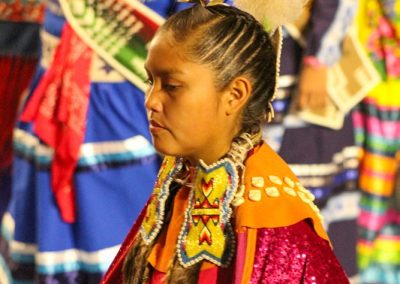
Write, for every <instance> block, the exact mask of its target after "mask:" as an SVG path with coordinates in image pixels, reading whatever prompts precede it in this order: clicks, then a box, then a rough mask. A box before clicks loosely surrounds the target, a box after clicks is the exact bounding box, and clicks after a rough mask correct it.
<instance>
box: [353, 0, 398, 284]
mask: <svg viewBox="0 0 400 284" xmlns="http://www.w3.org/2000/svg"><path fill="white" fill-rule="evenodd" d="M359 2H360V4H359V5H360V8H359V12H358V14H357V21H356V23H357V28H358V36H359V39H360V41H361V43H362V44H363V47H364V48H365V50H366V51H367V52H368V55H369V60H371V62H372V63H373V64H374V66H375V68H376V70H377V71H378V72H379V75H380V77H381V82H380V83H379V84H378V85H377V86H376V87H375V88H374V89H373V90H371V92H370V93H369V94H368V96H367V97H366V98H365V99H364V100H363V101H362V103H361V104H360V105H359V106H358V107H357V110H356V112H355V114H354V125H355V130H356V140H357V143H358V144H359V145H360V147H362V149H363V155H362V156H361V160H360V165H361V166H360V183H359V186H360V189H361V191H362V199H361V203H360V204H361V213H360V217H359V219H358V225H359V227H358V230H359V240H358V247H357V249H358V264H359V268H360V283H385V284H386V283H399V282H400V266H399V265H400V259H399V255H400V246H399V244H400V229H399V228H400V227H399V224H400V223H399V222H400V206H399V179H398V174H399V159H398V158H399V156H398V153H399V150H400V96H399V95H398V92H399V91H400V21H399V16H400V2H399V1H384V0H374V1H365V0H360V1H359ZM396 156H397V157H396Z"/></svg>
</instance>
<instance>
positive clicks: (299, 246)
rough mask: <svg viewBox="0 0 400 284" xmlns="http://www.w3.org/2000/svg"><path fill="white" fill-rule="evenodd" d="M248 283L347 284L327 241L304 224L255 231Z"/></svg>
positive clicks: (304, 222) (305, 222)
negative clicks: (251, 269)
mask: <svg viewBox="0 0 400 284" xmlns="http://www.w3.org/2000/svg"><path fill="white" fill-rule="evenodd" d="M250 283H252V284H256V283H257V284H258V283H268V284H271V283H282V284H283V283H285V284H286V283H304V284H305V283H307V284H320V283H323V284H330V283H331V284H342V283H349V281H348V279H347V277H346V275H345V273H344V271H343V269H342V268H341V266H340V264H339V263H338V261H337V259H336V257H335V255H334V254H333V252H332V249H331V247H330V245H329V244H328V242H327V241H325V240H324V239H322V238H320V237H319V236H318V235H317V234H316V233H315V232H314V231H313V229H312V227H311V226H310V224H309V223H308V222H307V221H302V222H299V223H297V224H295V225H292V226H288V227H281V228H274V229H259V230H258V233H257V245H256V251H255V258H254V266H253V273H252V277H251V281H250Z"/></svg>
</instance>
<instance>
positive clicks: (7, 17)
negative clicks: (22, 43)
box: [0, 0, 44, 23]
mask: <svg viewBox="0 0 400 284" xmlns="http://www.w3.org/2000/svg"><path fill="white" fill-rule="evenodd" d="M43 12H44V10H43V5H42V0H6V1H1V2H0V20H1V21H16V22H33V23H40V22H41V21H42V18H43Z"/></svg>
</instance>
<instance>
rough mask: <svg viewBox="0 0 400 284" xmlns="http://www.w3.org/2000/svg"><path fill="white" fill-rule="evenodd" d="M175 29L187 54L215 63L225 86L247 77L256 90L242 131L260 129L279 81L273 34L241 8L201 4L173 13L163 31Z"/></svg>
mask: <svg viewBox="0 0 400 284" xmlns="http://www.w3.org/2000/svg"><path fill="white" fill-rule="evenodd" d="M164 31H168V32H171V31H172V34H173V38H174V40H175V41H176V42H175V43H176V44H177V45H180V46H183V50H184V52H183V54H182V56H185V57H186V59H188V60H192V61H194V62H196V63H199V64H206V65H209V66H210V67H211V68H212V69H213V70H214V72H215V74H216V77H215V85H216V87H217V88H218V89H220V90H222V89H224V88H225V87H227V86H228V85H229V84H230V83H231V82H232V81H233V80H234V79H235V78H236V77H238V76H247V78H248V79H249V80H250V81H251V83H252V94H251V97H250V99H249V101H248V102H247V105H246V107H245V109H244V110H243V113H242V129H241V131H240V132H241V133H243V132H246V133H256V132H258V131H259V130H260V124H261V123H262V122H263V121H264V120H265V117H266V116H267V112H268V111H269V110H268V105H269V102H270V101H271V99H272V98H273V95H274V91H275V84H276V72H277V70H276V52H275V49H274V47H273V45H272V42H271V39H270V36H269V34H268V33H267V32H266V31H265V29H264V27H263V26H262V25H261V24H260V23H259V22H258V21H257V20H256V19H255V18H254V17H253V16H252V15H250V14H248V13H246V12H244V11H241V10H239V9H237V8H235V7H231V6H226V5H215V6H207V7H202V6H201V5H195V6H193V7H191V8H189V9H187V10H184V11H181V12H180V13H178V14H176V15H174V16H172V17H171V18H169V19H168V20H167V22H166V23H165V24H164V25H163V26H162V28H161V30H160V32H164Z"/></svg>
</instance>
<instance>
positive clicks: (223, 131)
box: [145, 31, 236, 163]
mask: <svg viewBox="0 0 400 284" xmlns="http://www.w3.org/2000/svg"><path fill="white" fill-rule="evenodd" d="M171 39H172V35H171V34H170V32H165V31H163V32H161V33H159V34H158V35H157V36H156V37H155V38H154V39H153V41H152V44H151V46H150V49H149V53H148V57H147V60H146V63H145V68H146V71H147V73H148V77H149V89H148V91H147V92H146V101H145V105H146V109H147V113H148V118H149V121H150V132H151V134H152V137H153V143H154V146H155V148H156V149H157V151H159V152H160V153H162V154H165V155H173V156H181V157H185V158H187V159H189V161H191V162H192V163H197V162H198V160H199V159H202V160H204V161H205V162H206V163H212V162H214V161H216V160H218V159H219V158H220V157H221V156H223V155H224V154H225V153H226V152H227V151H228V150H229V147H230V144H231V140H232V138H233V136H234V132H235V129H236V128H235V123H234V120H233V119H232V118H231V116H230V115H227V111H226V107H225V105H226V103H225V101H227V99H224V98H225V97H227V96H228V95H229V94H228V93H229V92H228V91H218V90H217V89H216V87H215V85H214V84H215V74H214V72H213V70H212V69H211V68H209V67H208V66H206V65H200V64H197V63H194V62H192V61H189V60H187V59H185V58H184V56H183V54H184V50H183V47H181V46H177V45H173V44H172V43H173V40H171Z"/></svg>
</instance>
